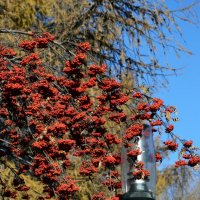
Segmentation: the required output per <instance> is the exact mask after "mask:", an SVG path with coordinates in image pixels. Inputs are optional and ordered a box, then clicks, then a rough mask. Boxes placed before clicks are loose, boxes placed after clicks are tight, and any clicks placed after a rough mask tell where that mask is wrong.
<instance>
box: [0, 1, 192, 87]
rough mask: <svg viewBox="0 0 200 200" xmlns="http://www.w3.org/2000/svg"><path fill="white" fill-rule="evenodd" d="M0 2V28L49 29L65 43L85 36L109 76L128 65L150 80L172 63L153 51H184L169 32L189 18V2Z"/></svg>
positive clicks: (155, 79) (165, 72) (138, 76)
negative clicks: (183, 5) (173, 6)
mask: <svg viewBox="0 0 200 200" xmlns="http://www.w3.org/2000/svg"><path fill="white" fill-rule="evenodd" d="M190 3H191V2H190ZM0 8H1V11H2V12H1V14H0V19H1V25H0V27H1V28H5V27H6V28H10V29H18V30H27V31H38V30H40V31H41V30H42V31H45V30H48V31H50V32H51V33H53V34H55V35H56V36H57V37H58V39H59V40H60V41H61V42H62V43H66V42H68V46H69V43H71V45H72V46H73V45H74V43H76V42H77V41H85V40H86V41H89V42H90V43H91V44H92V46H93V47H94V48H93V52H92V54H93V56H94V57H96V58H98V60H99V61H100V62H101V63H103V62H104V63H105V62H106V63H107V64H108V66H109V68H110V71H109V73H110V76H115V77H118V78H120V77H121V74H122V72H123V73H124V74H127V73H128V72H129V71H131V73H133V74H134V78H135V81H137V82H140V81H145V82H147V83H148V85H149V84H151V85H152V86H153V85H154V82H156V83H157V84H158V82H159V78H160V79H161V80H162V82H161V83H163V78H164V79H165V77H166V76H167V75H168V74H174V73H175V67H167V66H164V65H160V64H159V63H160V60H159V58H158V57H157V51H158V50H159V52H160V50H161V49H162V51H163V53H164V54H165V53H166V52H167V51H168V49H169V48H171V49H173V50H174V51H175V52H176V53H177V54H178V53H179V52H181V51H186V50H185V49H184V48H182V47H181V46H180V45H179V44H177V43H176V42H177V40H176V39H170V38H173V36H174V32H175V31H178V32H179V34H180V35H181V31H180V29H179V26H178V24H177V20H178V19H179V18H182V19H183V20H188V18H184V12H186V11H188V10H189V9H190V8H191V7H190V6H188V7H187V8H185V9H181V10H178V9H177V10H176V11H171V10H170V9H169V7H168V6H167V5H166V4H165V2H164V1H160V0H158V1H156V2H155V1H150V0H144V1H139V0H136V1H135V0H129V1H127V0H119V1H118V0H92V1H89V0H83V1H81V2H80V1H77V0H73V1H72V0H64V1H60V0H56V1H52V0H50V1H48V2H45V3H44V2H42V1H37V0H30V1H23V0H18V1H12V0H9V1H7V0H3V1H1V4H0ZM175 44H177V45H175Z"/></svg>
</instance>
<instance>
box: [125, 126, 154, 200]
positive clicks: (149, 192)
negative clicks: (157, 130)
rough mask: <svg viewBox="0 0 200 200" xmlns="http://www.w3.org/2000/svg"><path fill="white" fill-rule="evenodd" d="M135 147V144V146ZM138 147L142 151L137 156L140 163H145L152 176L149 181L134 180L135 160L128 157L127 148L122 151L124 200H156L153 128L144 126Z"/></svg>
mask: <svg viewBox="0 0 200 200" xmlns="http://www.w3.org/2000/svg"><path fill="white" fill-rule="evenodd" d="M133 145H135V144H133ZM137 147H139V148H140V150H141V151H142V154H141V155H138V156H137V160H138V161H142V162H143V163H144V168H145V169H147V170H148V171H149V172H150V173H151V175H150V177H149V179H147V180H143V179H139V180H138V179H134V177H133V175H132V172H133V171H134V165H133V160H131V159H129V158H128V156H127V151H126V149H125V148H123V149H122V160H123V162H122V190H123V193H124V195H123V197H122V199H123V200H155V187H156V161H155V148H154V142H153V136H152V129H151V126H150V125H148V124H147V123H145V124H144V130H143V132H142V137H141V138H140V140H139V141H138V143H137Z"/></svg>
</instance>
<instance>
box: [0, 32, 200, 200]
mask: <svg viewBox="0 0 200 200" xmlns="http://www.w3.org/2000/svg"><path fill="white" fill-rule="evenodd" d="M5 32H6V31H4V34H6V33H7V34H10V33H12V34H17V35H20V39H19V40H18V41H16V43H13V46H12V48H10V47H7V46H5V45H4V46H3V45H2V46H1V47H0V68H1V70H0V84H1V91H0V95H1V96H0V97H1V98H0V101H1V103H0V120H1V130H0V131H1V132H0V139H1V143H0V145H1V146H0V147H1V148H0V153H1V159H0V163H1V165H2V166H5V167H6V168H9V169H10V170H9V173H10V174H12V178H11V179H9V180H10V182H9V184H6V182H7V180H8V177H6V174H5V173H4V177H3V176H2V178H1V186H2V187H1V195H2V198H9V199H11V198H17V199H31V198H34V199H45V198H46V199H51V198H52V199H77V200H78V199H93V200H95V199H96V200H97V199H98V200H99V199H106V200H113V199H120V197H121V176H120V173H121V172H120V164H121V156H120V149H121V147H124V148H126V150H127V156H128V157H129V158H130V159H131V160H132V161H131V162H133V163H134V169H133V172H132V176H133V178H135V179H148V177H149V175H150V173H149V172H148V171H147V170H146V169H145V165H144V164H143V163H139V162H137V155H140V154H141V152H140V149H138V148H137V143H138V141H139V140H140V139H141V137H144V136H143V135H142V131H143V129H144V126H143V120H147V121H149V123H150V125H151V126H152V127H153V131H154V132H156V131H158V132H159V133H161V128H159V127H163V128H164V132H165V134H167V135H168V137H169V139H168V140H166V141H164V142H163V144H164V146H165V149H166V150H169V151H176V150H178V149H179V150H180V151H181V152H184V154H183V155H182V157H181V160H178V161H177V162H176V163H175V166H176V167H181V166H190V167H195V166H197V165H198V164H199V163H200V157H199V155H198V154H197V152H196V151H195V149H194V147H193V145H192V141H185V140H183V139H181V138H180V137H178V136H177V135H175V134H174V132H173V129H174V126H173V125H172V124H170V118H169V115H171V116H173V113H174V112H175V108H174V107H173V106H165V105H164V103H163V101H162V100H161V99H158V98H152V97H150V96H148V95H147V94H143V93H142V92H141V91H139V89H138V88H130V87H128V88H126V87H123V85H122V84H121V83H120V82H119V81H117V80H116V79H114V78H110V77H108V75H107V73H106V69H107V66H106V65H104V64H101V65H100V64H96V63H95V60H94V61H93V62H91V60H92V58H91V59H88V57H90V56H92V55H91V54H90V51H91V47H90V44H89V43H88V42H84V43H77V44H76V45H75V49H74V50H73V51H71V49H70V50H68V49H67V45H63V44H62V43H61V42H59V41H57V40H55V37H54V36H53V35H51V34H50V33H48V32H45V33H41V34H35V33H32V32H23V31H20V32H19V31H12V30H7V32H6V33H5ZM91 89H93V92H94V91H96V93H92V92H91ZM92 94H93V95H92ZM111 123H114V126H115V127H111ZM133 144H134V145H133ZM155 159H156V160H157V161H160V160H161V159H162V157H161V155H160V152H157V154H156V157H155ZM2 173H3V172H2ZM28 177H32V178H33V179H34V180H35V181H39V182H40V183H39V184H40V185H42V188H40V190H42V191H40V192H38V191H36V190H35V188H32V187H31V183H32V182H29V181H28V180H29V178H28ZM85 186H87V188H86V187H85ZM102 191H104V193H103V192H102Z"/></svg>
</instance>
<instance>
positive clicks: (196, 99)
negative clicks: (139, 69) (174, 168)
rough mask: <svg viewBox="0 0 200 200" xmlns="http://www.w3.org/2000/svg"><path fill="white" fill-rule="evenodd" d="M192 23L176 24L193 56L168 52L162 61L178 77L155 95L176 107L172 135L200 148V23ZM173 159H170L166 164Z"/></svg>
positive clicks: (197, 11)
mask: <svg viewBox="0 0 200 200" xmlns="http://www.w3.org/2000/svg"><path fill="white" fill-rule="evenodd" d="M199 2H200V1H199ZM179 5H180V4H179ZM170 6H174V5H170ZM195 11H196V14H197V15H198V17H199V21H200V6H198V7H197V6H196V8H195ZM195 21H196V22H197V23H196V24H195V25H192V24H188V23H182V22H180V23H179V25H180V27H181V29H182V32H183V38H184V40H185V42H183V44H184V46H185V47H186V48H187V49H189V50H190V51H192V53H193V55H191V56H190V55H187V54H182V55H181V57H180V58H177V57H176V56H175V55H174V53H170V52H169V54H168V56H167V58H163V59H166V60H164V62H165V61H166V62H168V63H169V64H170V65H171V66H172V67H173V66H177V67H180V68H181V69H180V70H178V71H177V76H170V77H168V81H169V85H168V87H167V88H163V89H160V90H159V92H157V93H156V94H155V96H157V97H160V98H162V99H163V100H164V101H165V104H167V105H174V106H175V107H176V108H177V110H178V117H179V119H180V121H179V122H176V123H175V130H174V133H176V134H177V135H179V136H181V137H182V138H183V139H186V140H189V139H192V140H193V142H194V146H198V147H200V22H199V21H197V20H196V19H195ZM175 159H176V157H175V156H172V157H171V160H170V161H168V162H172V161H174V160H175Z"/></svg>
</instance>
